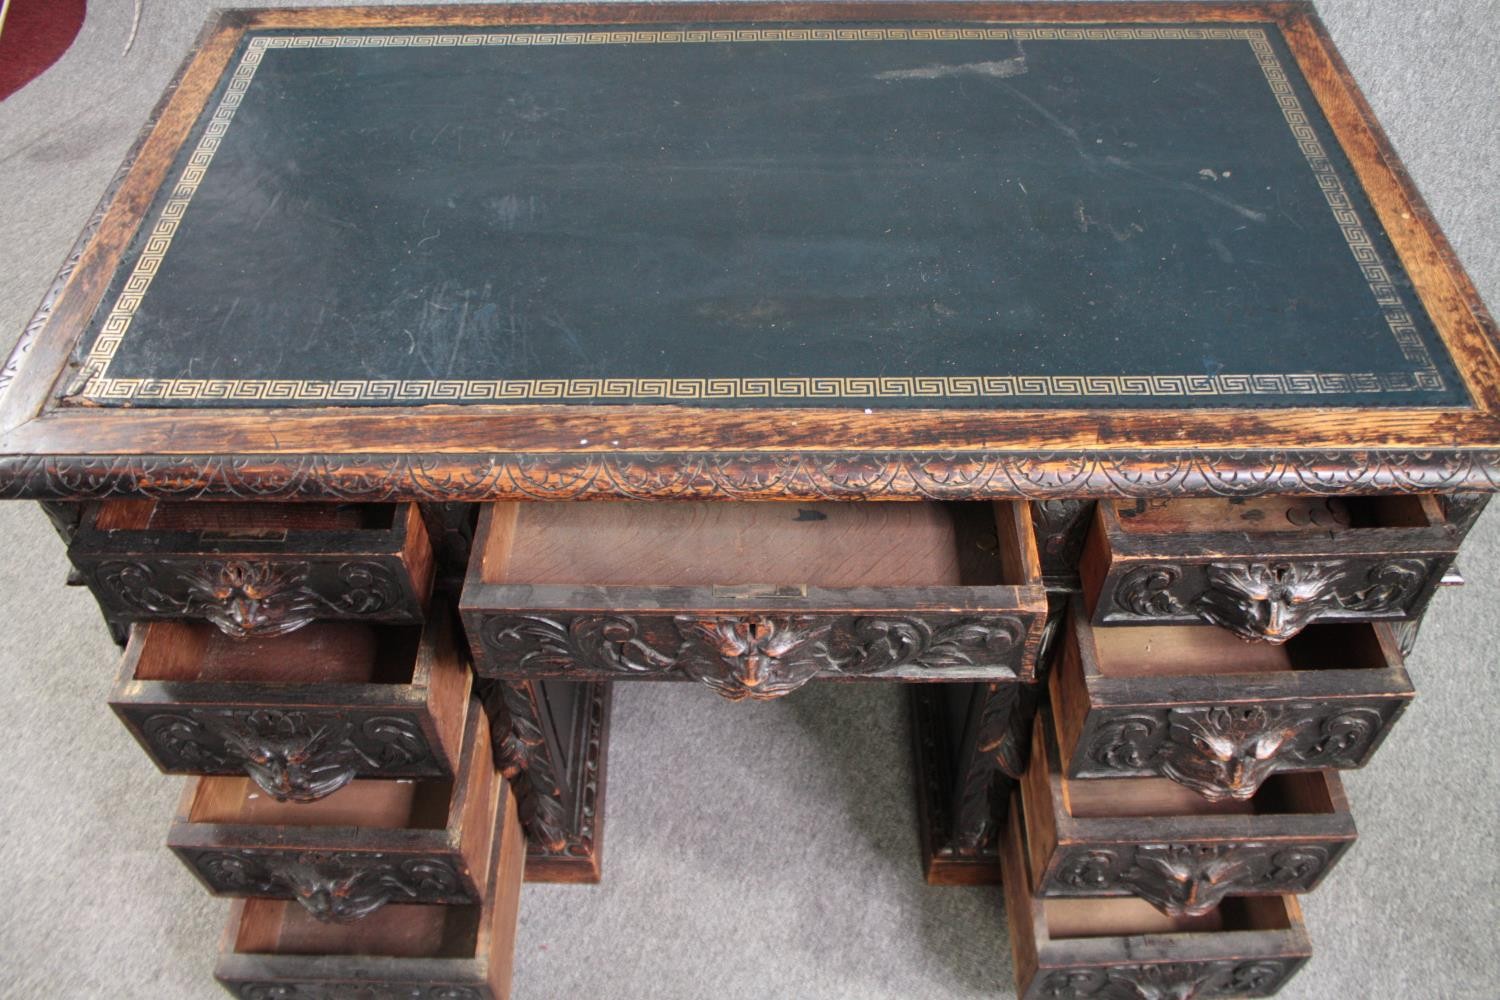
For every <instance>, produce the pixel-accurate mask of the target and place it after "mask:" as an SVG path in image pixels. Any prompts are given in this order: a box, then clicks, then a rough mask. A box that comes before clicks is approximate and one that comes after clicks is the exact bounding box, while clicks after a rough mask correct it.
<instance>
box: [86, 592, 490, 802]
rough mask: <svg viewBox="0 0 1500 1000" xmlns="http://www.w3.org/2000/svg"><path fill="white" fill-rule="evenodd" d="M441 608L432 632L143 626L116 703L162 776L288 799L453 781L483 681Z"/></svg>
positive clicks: (327, 625)
mask: <svg viewBox="0 0 1500 1000" xmlns="http://www.w3.org/2000/svg"><path fill="white" fill-rule="evenodd" d="M434 612H435V613H434V614H433V615H432V617H431V619H430V621H429V622H428V624H427V625H426V626H411V625H408V626H388V625H366V624H362V623H355V622H318V623H316V624H313V625H309V626H307V627H306V628H303V629H299V630H297V631H296V632H293V633H290V634H288V635H283V636H277V637H276V638H272V639H232V638H230V637H228V636H226V635H224V633H222V632H220V631H219V630H218V629H216V628H214V627H213V626H212V625H210V624H208V623H207V622H145V623H140V624H137V625H135V626H133V627H132V628H131V631H130V640H129V642H128V643H127V644H126V647H125V653H124V656H123V658H122V661H121V666H120V676H119V680H118V681H117V682H116V684H115V688H114V691H113V693H112V694H111V696H110V707H112V708H113V709H114V710H115V713H116V714H117V715H118V716H119V717H120V719H121V721H123V722H124V723H125V725H126V726H127V727H128V728H129V729H130V731H131V733H132V734H133V735H134V736H135V738H136V740H137V741H138V742H139V743H140V744H141V746H142V747H143V748H144V749H145V751H146V753H147V754H148V755H150V757H151V759H152V760H154V761H155V762H156V764H157V766H158V767H160V768H161V769H162V770H163V771H166V772H168V773H172V774H243V775H248V776H249V777H250V778H251V779H252V780H253V781H254V782H255V783H256V784H257V785H258V786H260V788H261V790H262V791H264V792H265V793H266V794H268V795H270V796H271V797H272V798H275V799H278V800H290V801H296V802H304V801H310V800H313V799H319V798H322V797H323V796H325V795H329V794H331V793H333V792H335V791H337V790H338V789H340V788H342V787H343V786H344V785H346V784H347V783H348V782H349V781H350V780H352V779H353V778H356V777H381V778H426V777H448V776H450V775H452V774H453V773H454V769H455V767H456V766H457V763H458V755H459V747H460V744H461V742H462V737H463V726H464V715H465V712H466V709H467V705H468V701H469V691H470V688H471V686H472V684H473V678H472V676H471V674H470V672H469V669H468V666H467V660H466V658H465V656H464V654H463V652H462V650H461V647H459V646H458V645H456V643H455V639H454V635H453V624H452V620H451V619H452V615H451V613H450V612H449V611H448V610H447V609H446V608H436V609H434Z"/></svg>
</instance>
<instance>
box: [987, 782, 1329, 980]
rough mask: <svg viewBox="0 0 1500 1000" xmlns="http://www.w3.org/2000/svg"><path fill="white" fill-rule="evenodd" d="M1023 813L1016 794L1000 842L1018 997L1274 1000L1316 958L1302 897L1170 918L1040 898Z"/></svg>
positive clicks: (1229, 903)
mask: <svg viewBox="0 0 1500 1000" xmlns="http://www.w3.org/2000/svg"><path fill="white" fill-rule="evenodd" d="M1023 811H1024V806H1023V805H1022V803H1021V801H1020V797H1019V795H1016V796H1014V797H1013V798H1012V800H1011V808H1010V817H1009V819H1008V820H1007V824H1006V832H1005V835H1004V836H1003V837H1002V838H1001V844H1000V865H1001V881H1002V882H1003V883H1004V886H1005V907H1006V923H1007V924H1008V925H1009V927H1010V941H1011V950H1012V952H1013V954H1014V956H1015V969H1016V985H1017V993H1018V995H1019V997H1020V1000H1043V998H1045V1000H1085V998H1089V997H1172V998H1174V1000H1194V998H1198V997H1202V998H1208V997H1214V998H1215V1000H1218V998H1224V997H1267V996H1271V995H1272V994H1274V993H1275V992H1276V991H1277V990H1279V989H1281V987H1283V986H1284V985H1286V983H1287V981H1288V980H1289V979H1291V977H1292V976H1293V975H1294V974H1295V973H1296V972H1297V970H1298V969H1300V968H1301V967H1302V965H1303V963H1305V962H1306V961H1307V959H1308V958H1309V957H1311V955H1312V943H1311V942H1310V941H1309V939H1308V936H1307V929H1306V927H1304V926H1303V923H1302V910H1301V907H1299V906H1298V905H1297V897H1295V896H1256V897H1237V896H1236V897H1231V898H1229V899H1225V900H1224V901H1222V902H1221V903H1220V904H1219V905H1218V906H1216V907H1214V908H1213V909H1211V910H1209V911H1208V912H1206V913H1203V914H1199V915H1197V916H1187V915H1181V916H1169V915H1167V914H1163V913H1162V912H1161V911H1159V910H1157V909H1156V908H1155V907H1153V906H1151V905H1150V904H1148V903H1146V902H1144V901H1142V900H1139V899H1131V898H1124V899H1047V898H1045V897H1042V896H1039V895H1036V894H1034V893H1033V892H1031V891H1030V888H1029V887H1030V880H1029V879H1028V878H1027V872H1026V856H1027V851H1028V846H1027V844H1026V832H1025V818H1024V816H1023Z"/></svg>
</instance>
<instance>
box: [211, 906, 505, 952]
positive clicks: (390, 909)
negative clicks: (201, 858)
mask: <svg viewBox="0 0 1500 1000" xmlns="http://www.w3.org/2000/svg"><path fill="white" fill-rule="evenodd" d="M243 905H244V908H243V910H242V911H241V915H240V921H239V926H238V927H237V928H235V932H234V936H233V940H232V943H231V950H232V951H235V952H239V953H242V954H261V955H368V956H381V957H390V958H473V957H474V956H475V955H476V954H477V953H478V952H479V929H480V924H481V922H482V917H483V910H482V908H481V907H479V906H423V905H416V904H390V905H387V906H382V907H381V908H380V909H378V910H376V911H375V912H374V913H371V914H370V915H369V916H367V917H363V918H361V919H360V920H358V921H356V922H354V923H352V924H338V923H324V922H322V921H320V920H318V919H317V918H316V917H314V916H312V915H311V914H310V913H308V911H307V910H306V909H305V908H304V907H303V906H302V905H301V904H299V903H297V902H295V901H293V900H280V899H247V900H245V901H244V904H243Z"/></svg>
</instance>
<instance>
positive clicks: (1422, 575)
mask: <svg viewBox="0 0 1500 1000" xmlns="http://www.w3.org/2000/svg"><path fill="white" fill-rule="evenodd" d="M1436 570H1437V566H1436V565H1435V564H1434V563H1432V562H1430V561H1428V560H1424V559H1414V558H1406V559H1386V560H1382V561H1380V562H1376V563H1374V564H1371V563H1369V562H1368V561H1366V562H1359V561H1349V560H1325V561H1316V560H1308V561H1296V560H1286V561H1278V562H1248V563H1246V562H1228V563H1211V564H1209V565H1208V566H1206V567H1203V568H1202V569H1201V573H1202V577H1201V578H1200V577H1197V576H1193V575H1191V574H1189V573H1188V572H1187V570H1186V569H1185V568H1184V567H1182V566H1179V565H1174V564H1170V563H1154V564H1150V565H1146V566H1140V567H1137V568H1135V569H1133V570H1131V571H1130V572H1128V573H1126V574H1125V575H1124V576H1122V577H1121V578H1120V582H1119V584H1118V585H1117V586H1116V588H1115V591H1114V604H1115V607H1116V609H1117V611H1118V612H1121V613H1123V614H1125V615H1128V616H1129V617H1132V618H1141V619H1162V618H1172V619H1175V618H1181V617H1183V616H1193V617H1198V618H1201V619H1202V620H1204V621H1206V622H1209V623H1211V624H1214V625H1220V626H1222V627H1224V628H1227V629H1229V630H1231V631H1233V632H1234V633H1235V634H1236V635H1238V636H1240V637H1241V638H1243V639H1252V640H1264V641H1266V642H1274V643H1283V642H1286V641H1287V640H1288V639H1291V638H1292V637H1293V636H1295V635H1297V634H1298V633H1299V632H1301V631H1302V630H1303V629H1304V628H1306V627H1307V626H1308V625H1310V624H1312V623H1313V622H1315V621H1317V620H1319V619H1322V618H1329V617H1348V615H1349V614H1351V613H1355V614H1359V615H1364V616H1370V617H1394V616H1400V615H1402V614H1405V613H1406V611H1407V609H1408V608H1409V606H1410V605H1411V602H1412V601H1413V600H1414V599H1415V598H1416V597H1417V596H1418V595H1419V594H1420V593H1421V591H1422V588H1423V586H1424V585H1425V584H1426V582H1427V580H1428V579H1429V578H1430V576H1431V575H1432V573H1434V572H1436ZM1198 579H1201V580H1202V583H1201V584H1199V583H1194V582H1193V581H1194V580H1198ZM1200 587H1201V590H1200V589H1198V588H1200Z"/></svg>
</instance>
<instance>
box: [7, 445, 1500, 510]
mask: <svg viewBox="0 0 1500 1000" xmlns="http://www.w3.org/2000/svg"><path fill="white" fill-rule="evenodd" d="M1460 491H1463V492H1479V493H1495V492H1500V451H1448V452H1419V453H1413V452H1386V451H1352V452H1116V453H1103V454H1099V453H1052V454H1027V453H1020V452H1015V453H1012V452H1004V453H999V452H961V453H952V452H941V453H938V452H886V453H869V452H862V453H829V452H814V453H701V452H693V453H684V452H673V453H670V454H637V453H605V454H593V453H591V454H560V455H559V454H507V453H481V454H447V453H419V454H410V453H408V454H400V455H343V454H333V455H100V456H89V455H12V456H5V457H0V499H38V500H98V499H106V498H111V497H122V498H124V497H152V498H158V499H178V500H191V499H200V498H224V499H228V498H236V499H246V500H341V501H362V502H393V501H399V500H421V501H433V502H447V501H470V502H477V501H485V500H505V499H525V500H592V499H608V498H638V499H656V500H670V499H683V500H693V499H710V500H898V499H932V500H965V499H1004V498H1025V499H1036V500H1045V499H1053V498H1068V497H1075V498H1086V497H1131V498H1139V497H1146V498H1150V497H1173V496H1231V497H1249V496H1261V495H1268V494H1276V495H1287V496H1295V495H1301V496H1327V495H1332V494H1373V493H1448V492H1460Z"/></svg>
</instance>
